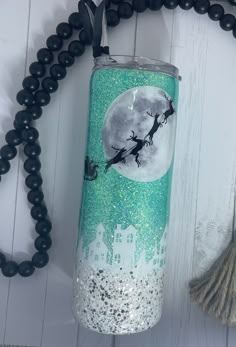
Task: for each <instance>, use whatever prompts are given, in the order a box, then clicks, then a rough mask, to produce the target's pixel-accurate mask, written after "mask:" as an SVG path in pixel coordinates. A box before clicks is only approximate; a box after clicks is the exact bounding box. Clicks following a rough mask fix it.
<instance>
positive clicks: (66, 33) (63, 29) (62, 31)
mask: <svg viewBox="0 0 236 347" xmlns="http://www.w3.org/2000/svg"><path fill="white" fill-rule="evenodd" d="M56 32H57V35H58V36H59V37H61V38H62V39H64V40H65V39H69V38H70V37H71V35H72V27H71V25H70V24H68V23H60V24H58V26H57V29H56Z"/></svg>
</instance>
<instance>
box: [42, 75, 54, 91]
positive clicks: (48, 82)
mask: <svg viewBox="0 0 236 347" xmlns="http://www.w3.org/2000/svg"><path fill="white" fill-rule="evenodd" d="M42 87H43V89H44V90H46V92H47V93H54V92H55V91H57V89H58V82H57V80H55V79H53V78H51V77H46V78H44V80H43V82H42Z"/></svg>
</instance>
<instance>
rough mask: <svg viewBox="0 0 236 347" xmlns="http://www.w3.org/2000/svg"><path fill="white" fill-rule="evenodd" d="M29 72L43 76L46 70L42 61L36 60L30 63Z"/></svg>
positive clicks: (36, 75)
mask: <svg viewBox="0 0 236 347" xmlns="http://www.w3.org/2000/svg"><path fill="white" fill-rule="evenodd" d="M29 72H30V73H31V75H32V76H35V77H42V76H43V75H44V74H45V72H46V70H45V67H44V65H43V64H42V63H40V62H38V61H35V62H34V63H32V64H31V65H30V67H29Z"/></svg>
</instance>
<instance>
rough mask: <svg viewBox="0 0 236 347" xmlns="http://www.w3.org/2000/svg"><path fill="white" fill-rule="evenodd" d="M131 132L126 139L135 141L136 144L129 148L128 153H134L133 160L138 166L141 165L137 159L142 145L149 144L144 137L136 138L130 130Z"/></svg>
mask: <svg viewBox="0 0 236 347" xmlns="http://www.w3.org/2000/svg"><path fill="white" fill-rule="evenodd" d="M132 134H133V135H130V137H129V138H128V139H127V140H126V141H133V142H136V143H137V145H135V146H134V147H132V148H131V149H130V150H129V155H134V156H135V162H136V163H137V165H138V167H139V166H140V165H141V163H140V161H139V160H138V158H139V152H140V151H141V150H142V149H143V147H144V146H145V145H146V146H147V145H148V144H149V142H148V141H146V140H145V139H144V140H143V139H138V138H137V135H135V134H134V131H133V130H132Z"/></svg>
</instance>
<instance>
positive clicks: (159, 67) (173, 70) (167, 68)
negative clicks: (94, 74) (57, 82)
mask: <svg viewBox="0 0 236 347" xmlns="http://www.w3.org/2000/svg"><path fill="white" fill-rule="evenodd" d="M94 62H95V66H94V69H95V70H96V69H101V68H119V69H122V68H124V69H140V70H147V71H156V72H160V73H164V74H166V75H170V76H172V77H174V78H176V79H180V76H179V69H178V68H177V67H176V66H174V65H172V64H169V63H166V62H164V61H161V60H157V59H152V58H146V57H138V56H129V55H112V56H107V55H104V56H100V57H97V58H95V59H94Z"/></svg>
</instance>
